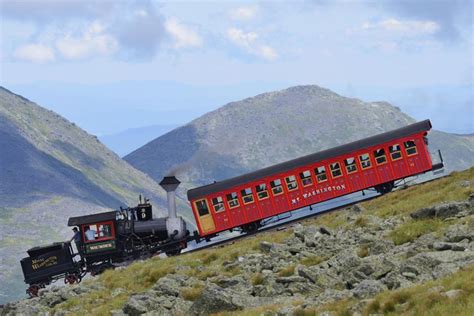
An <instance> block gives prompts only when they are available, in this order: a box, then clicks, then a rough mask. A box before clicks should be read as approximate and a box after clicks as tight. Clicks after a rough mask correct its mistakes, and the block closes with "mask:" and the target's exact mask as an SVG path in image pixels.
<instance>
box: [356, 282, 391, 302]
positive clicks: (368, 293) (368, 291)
mask: <svg viewBox="0 0 474 316" xmlns="http://www.w3.org/2000/svg"><path fill="white" fill-rule="evenodd" d="M386 289H387V288H386V287H385V285H384V284H382V283H381V282H380V281H376V280H364V281H362V282H360V283H359V284H358V285H357V286H356V287H355V288H354V290H353V291H352V292H353V293H354V296H355V297H357V298H369V297H372V296H374V295H375V294H377V293H379V292H382V291H384V290H386Z"/></svg>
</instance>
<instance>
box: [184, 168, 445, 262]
mask: <svg viewBox="0 0 474 316" xmlns="http://www.w3.org/2000/svg"><path fill="white" fill-rule="evenodd" d="M447 176H448V175H443V176H441V177H436V178H432V179H428V180H426V181H423V182H418V183H415V184H411V185H407V184H406V183H405V184H404V185H400V186H399V187H398V188H399V190H400V189H404V188H407V187H412V186H416V185H419V184H424V183H429V182H432V181H435V180H438V179H441V178H444V177H447ZM370 192H372V191H370ZM358 193H359V192H358ZM391 193H392V192H391ZM391 193H388V194H391ZM380 196H381V194H378V193H372V194H363V193H360V194H359V199H357V198H356V197H349V198H346V199H340V200H337V201H328V202H323V203H321V204H315V206H313V209H316V208H319V210H313V212H311V210H310V207H305V208H303V209H298V210H295V211H291V212H289V213H290V214H291V215H290V216H288V218H290V217H291V216H293V214H295V215H296V217H294V218H292V219H289V220H284V219H283V221H282V222H279V221H278V222H275V223H272V224H269V226H264V227H262V228H260V229H259V230H258V231H257V232H255V233H252V234H245V233H241V234H240V235H236V236H231V237H227V238H225V236H223V238H222V239H220V240H216V241H211V242H207V243H206V244H205V245H202V246H199V244H197V246H196V247H194V248H193V249H190V250H186V251H184V252H183V254H186V253H192V252H196V251H200V250H204V249H209V248H211V249H212V248H218V247H222V246H224V245H226V244H232V243H233V242H235V241H237V240H240V239H244V238H251V237H253V236H256V235H258V234H259V233H261V232H267V231H279V230H284V229H286V228H287V227H286V226H291V225H292V224H294V223H297V222H300V221H303V220H305V219H308V218H315V217H318V216H320V215H324V214H328V213H331V212H334V211H338V210H341V209H345V208H347V207H350V206H352V205H355V204H357V203H360V202H365V201H370V200H373V199H375V198H377V197H380ZM348 200H350V202H348V203H345V204H339V203H340V202H344V201H348ZM335 202H337V204H338V205H337V206H332V207H331V206H330V205H331V204H335ZM305 211H306V212H305ZM297 213H302V214H304V213H308V214H304V215H299V216H298V214H297ZM285 219H286V218H285ZM226 235H228V234H226Z"/></svg>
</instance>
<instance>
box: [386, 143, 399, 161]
mask: <svg viewBox="0 0 474 316" xmlns="http://www.w3.org/2000/svg"><path fill="white" fill-rule="evenodd" d="M388 150H389V151H390V157H392V160H399V159H401V158H402V152H401V149H400V145H399V144H396V145H392V146H390V147H389V148H388Z"/></svg>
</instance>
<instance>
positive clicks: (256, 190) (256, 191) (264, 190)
mask: <svg viewBox="0 0 474 316" xmlns="http://www.w3.org/2000/svg"><path fill="white" fill-rule="evenodd" d="M261 185H264V186H265V187H264V189H263V190H262V191H258V187H260V186H261ZM262 192H265V194H266V197H263V198H261V197H260V193H262ZM255 193H257V200H259V201H262V200H266V199H268V198H269V197H270V194H269V193H268V189H267V184H266V183H261V184H257V185H256V186H255Z"/></svg>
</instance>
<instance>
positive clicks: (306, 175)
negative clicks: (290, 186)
mask: <svg viewBox="0 0 474 316" xmlns="http://www.w3.org/2000/svg"><path fill="white" fill-rule="evenodd" d="M300 179H301V182H302V183H303V186H304V187H307V186H309V185H312V184H313V179H311V171H309V170H306V171H303V172H301V173H300Z"/></svg>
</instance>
